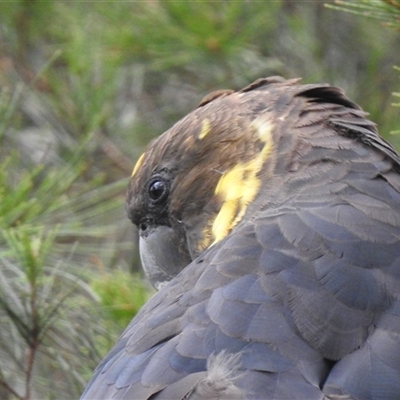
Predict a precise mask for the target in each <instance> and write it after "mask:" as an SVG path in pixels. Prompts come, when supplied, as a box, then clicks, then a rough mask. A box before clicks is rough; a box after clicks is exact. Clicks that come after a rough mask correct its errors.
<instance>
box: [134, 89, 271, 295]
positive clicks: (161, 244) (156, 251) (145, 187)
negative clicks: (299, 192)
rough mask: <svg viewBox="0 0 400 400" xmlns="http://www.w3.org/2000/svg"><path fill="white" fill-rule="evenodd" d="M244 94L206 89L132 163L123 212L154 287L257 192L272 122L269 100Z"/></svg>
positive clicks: (230, 224) (228, 225) (220, 234)
mask: <svg viewBox="0 0 400 400" xmlns="http://www.w3.org/2000/svg"><path fill="white" fill-rule="evenodd" d="M245 95H246V92H245V91H244V90H242V91H241V92H233V91H230V90H227V91H218V92H213V93H211V94H210V95H208V96H207V97H206V98H204V99H203V101H202V102H201V103H200V105H199V107H198V108H197V109H196V110H194V111H193V112H192V113H190V114H189V115H187V116H186V117H185V118H183V119H182V120H180V121H179V122H178V123H176V124H175V125H174V126H173V127H172V128H171V129H169V130H168V131H166V132H165V133H164V134H163V135H161V136H160V137H158V138H157V139H155V140H154V141H153V142H152V143H150V145H149V146H148V148H147V150H146V151H145V152H144V153H143V154H142V155H141V157H140V158H139V160H138V161H137V163H136V165H135V167H134V170H133V173H132V177H131V181H130V184H129V187H128V192H127V198H126V210H127V213H128V216H129V218H130V219H131V220H132V222H133V223H134V224H135V225H136V226H137V227H138V229H139V235H140V254H141V260H142V264H143V267H144V270H145V272H146V274H147V276H148V278H149V279H150V281H151V282H152V284H153V286H155V287H156V288H157V289H158V288H159V287H160V286H161V285H162V284H163V283H165V282H167V281H169V280H170V279H172V278H173V277H174V276H176V275H177V273H178V272H179V271H180V270H182V269H183V268H184V267H185V266H187V265H188V264H189V263H190V262H191V261H192V260H193V259H194V258H196V257H197V256H198V255H199V254H201V253H202V252H203V251H204V250H205V249H207V248H208V247H210V246H212V245H213V244H215V243H217V242H219V241H220V240H222V239H223V238H224V237H225V236H226V235H228V234H229V232H230V231H231V230H232V229H233V228H234V227H235V226H236V225H237V224H238V223H239V222H240V220H241V219H242V218H243V216H244V215H245V212H246V209H247V206H248V204H249V203H250V202H252V201H253V199H254V198H255V196H256V195H257V193H258V191H259V188H260V185H261V180H260V176H259V174H260V172H261V170H262V169H263V165H264V163H265V161H266V160H267V159H268V158H269V155H270V154H271V153H272V151H273V140H272V128H273V124H272V121H271V120H270V119H269V117H268V104H265V103H263V102H261V101H260V100H257V97H251V96H250V97H249V96H245ZM244 103H245V104H244ZM238 104H239V105H241V106H242V107H243V109H244V111H245V112H244V113H240V111H241V107H238ZM262 111H263V113H262V117H260V113H261V112H262Z"/></svg>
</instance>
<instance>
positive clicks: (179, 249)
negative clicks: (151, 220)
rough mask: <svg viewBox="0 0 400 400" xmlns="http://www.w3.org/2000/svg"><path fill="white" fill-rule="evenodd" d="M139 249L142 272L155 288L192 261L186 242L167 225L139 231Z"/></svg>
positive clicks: (158, 287)
mask: <svg viewBox="0 0 400 400" xmlns="http://www.w3.org/2000/svg"><path fill="white" fill-rule="evenodd" d="M139 250H140V259H141V261H142V265H143V269H144V272H145V273H146V275H147V277H148V279H149V280H150V282H151V284H152V285H153V286H154V287H155V288H156V289H157V290H159V289H160V288H161V287H162V286H163V285H164V284H166V283H167V282H168V281H170V280H171V279H172V278H174V277H175V276H176V275H178V274H179V272H180V271H182V269H183V268H185V267H186V266H187V265H188V264H189V263H190V262H191V261H192V259H191V257H190V255H189V252H188V251H187V247H186V244H185V243H183V242H182V240H180V239H179V237H178V236H177V235H176V233H175V231H174V230H173V229H172V228H169V227H167V226H157V227H148V228H147V229H146V231H144V232H141V234H140V242H139Z"/></svg>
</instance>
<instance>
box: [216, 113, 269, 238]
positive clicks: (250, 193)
mask: <svg viewBox="0 0 400 400" xmlns="http://www.w3.org/2000/svg"><path fill="white" fill-rule="evenodd" d="M251 127H252V128H254V129H255V130H256V131H257V134H258V138H259V139H260V140H261V141H263V142H264V143H265V144H264V146H263V148H262V150H261V151H260V152H259V153H258V154H256V156H255V158H253V159H252V160H249V161H247V162H242V163H238V164H237V165H235V166H234V167H233V168H232V169H230V170H229V171H227V172H225V173H224V174H223V175H222V177H221V178H220V180H219V181H218V184H217V186H216V188H215V194H216V195H217V196H219V197H220V198H222V199H223V203H222V207H221V209H220V211H219V213H218V214H217V216H216V218H215V220H214V222H213V224H212V236H213V239H214V242H213V243H212V244H214V243H216V242H218V241H220V240H221V239H223V238H224V237H225V236H226V235H227V234H228V233H229V232H230V230H231V229H232V228H233V227H234V226H235V225H236V224H237V223H238V222H239V221H240V220H241V219H242V218H243V216H244V214H245V212H246V209H247V205H248V204H249V203H250V202H251V201H253V200H254V198H255V197H256V195H257V193H258V191H259V189H260V186H261V180H260V179H259V178H258V177H257V174H258V173H259V172H260V170H261V168H262V166H263V164H264V162H265V161H266V159H267V158H268V156H269V154H270V153H271V151H272V136H271V133H272V127H273V126H272V124H271V122H269V121H265V120H264V121H263V120H262V119H257V120H255V121H254V122H253V123H252V125H251Z"/></svg>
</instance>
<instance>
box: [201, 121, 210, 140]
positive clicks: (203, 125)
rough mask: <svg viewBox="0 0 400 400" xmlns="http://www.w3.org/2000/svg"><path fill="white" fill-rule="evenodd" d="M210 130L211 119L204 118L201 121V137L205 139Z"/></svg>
mask: <svg viewBox="0 0 400 400" xmlns="http://www.w3.org/2000/svg"><path fill="white" fill-rule="evenodd" d="M209 132H210V120H209V119H208V118H206V119H204V120H203V121H202V123H201V130H200V133H199V139H200V140H201V139H204V138H205V137H206V135H207V134H208V133H209Z"/></svg>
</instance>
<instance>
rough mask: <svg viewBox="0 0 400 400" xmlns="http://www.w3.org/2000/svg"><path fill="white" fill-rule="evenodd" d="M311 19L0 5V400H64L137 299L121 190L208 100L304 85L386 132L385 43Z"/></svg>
mask: <svg viewBox="0 0 400 400" xmlns="http://www.w3.org/2000/svg"><path fill="white" fill-rule="evenodd" d="M325 3H330V5H334V4H333V2H324V1H322V0H321V1H316V2H306V1H304V2H302V1H294V0H281V1H265V2H262V1H245V0H243V1H223V0H221V1H218V2H215V1H196V2H185V1H150V0H148V1H141V2H117V1H115V2H96V1H86V2H70V1H60V0H48V1H40V0H15V1H12V2H2V3H0V229H1V234H0V324H1V326H2V329H1V330H0V398H1V399H26V400H28V399H70V398H77V397H78V396H79V394H80V392H81V391H82V389H83V387H84V385H85V382H86V381H87V380H88V379H89V378H90V376H91V374H92V370H93V368H94V367H95V366H96V365H97V363H98V362H99V360H100V359H101V358H102V357H103V356H104V354H105V353H106V351H107V350H108V349H109V348H110V347H111V346H112V344H113V343H114V341H115V340H116V338H117V337H118V335H119V334H120V333H121V331H122V330H123V329H124V327H126V325H127V324H128V323H129V321H130V319H131V318H132V316H133V315H134V314H135V313H136V312H137V311H138V309H139V308H140V306H141V305H142V304H143V302H144V301H145V300H146V299H147V298H148V296H149V293H150V290H149V288H148V286H147V285H146V284H145V283H143V281H142V279H141V278H140V275H139V273H138V271H139V266H138V264H139V263H138V255H137V248H136V244H135V243H136V233H135V232H134V230H133V228H132V227H131V225H130V223H129V221H127V218H126V217H125V215H124V210H123V201H124V192H125V187H126V184H127V177H129V175H130V172H131V169H132V166H133V164H134V161H135V160H136V159H137V158H138V156H139V155H140V154H141V152H142V151H143V148H144V146H145V144H147V143H148V142H149V140H150V139H151V138H153V137H155V136H157V135H159V134H160V133H162V132H163V131H164V130H165V129H167V128H169V127H170V126H171V124H173V123H174V122H175V121H176V120H177V119H178V118H180V117H182V116H183V115H185V114H186V113H187V112H189V111H190V110H191V109H193V108H194V107H196V105H197V104H198V102H199V100H200V99H201V98H202V97H203V95H205V94H206V93H207V92H209V91H211V90H214V89H217V88H234V89H235V88H240V87H242V86H244V85H246V84H248V83H250V82H251V81H253V80H255V79H256V78H259V77H261V76H268V75H276V74H279V75H283V76H285V77H287V78H290V77H299V76H302V77H303V78H304V81H305V82H321V81H325V82H329V83H331V84H334V85H337V86H341V87H343V88H344V89H345V90H346V92H347V93H348V95H349V96H350V97H351V98H352V99H353V100H355V101H356V102H358V103H359V104H360V105H361V106H362V107H363V108H364V109H365V110H367V111H369V112H370V113H371V119H372V120H374V121H375V122H377V123H378V125H379V129H380V132H381V133H382V134H383V135H384V136H386V137H388V136H389V132H390V131H394V130H399V116H398V108H396V107H394V106H393V103H394V104H396V103H398V96H399V94H398V92H399V86H400V84H399V79H398V78H399V74H398V72H396V71H395V70H394V69H393V66H394V65H400V52H399V51H398V48H399V44H400V43H399V42H400V40H399V34H398V32H396V31H395V30H390V29H384V27H383V26H382V24H381V22H379V20H376V19H375V20H373V19H371V20H367V19H363V18H356V17H355V16H354V15H351V14H348V13H343V12H338V11H334V10H331V9H327V8H326V7H325V6H324V4H325ZM337 3H340V4H336V6H339V7H342V9H346V10H348V9H349V8H350V9H352V11H360V9H359V8H358V9H357V10H354V8H357V7H355V4H356V3H355V2H346V1H341V2H337ZM362 3H363V4H364V5H366V6H368V7H369V6H371V5H372V6H376V7H384V9H385V12H386V14H385V15H387V12H389V14H390V13H391V12H392V13H393V14H390V16H389V17H387V18H386V19H383V22H384V24H386V25H388V22H389V23H390V25H391V26H392V27H395V26H397V27H398V26H399V19H398V16H396V15H395V13H396V12H397V8H396V7H397V4H398V0H370V1H364V0H362ZM357 4H361V2H359V3H357ZM376 7H375V9H374V10H367V11H368V12H370V13H373V12H375V13H377V12H378V13H380V12H381V11H382V10H381V9H379V10H377V8H376ZM362 11H363V12H364V11H366V10H365V9H363V10H362ZM392 92H395V97H393V96H392ZM396 93H397V94H396ZM396 96H397V97H396ZM390 140H391V141H392V142H393V143H395V144H397V145H398V146H399V145H400V140H399V136H390Z"/></svg>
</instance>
